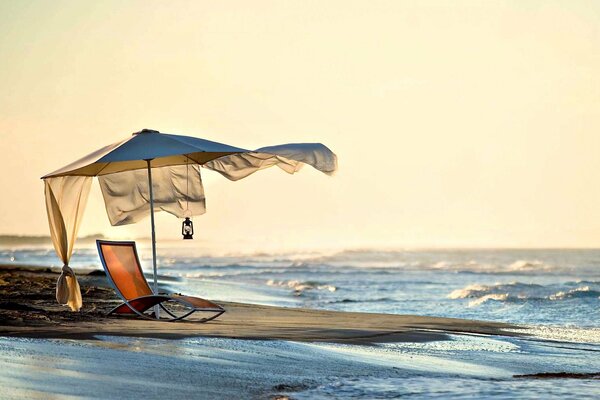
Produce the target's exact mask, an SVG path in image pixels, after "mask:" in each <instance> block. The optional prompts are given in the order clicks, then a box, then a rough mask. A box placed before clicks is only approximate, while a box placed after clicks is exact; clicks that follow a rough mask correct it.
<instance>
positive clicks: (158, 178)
mask: <svg viewBox="0 0 600 400" xmlns="http://www.w3.org/2000/svg"><path fill="white" fill-rule="evenodd" d="M98 182H99V183H100V189H101V190H102V196H103V197H104V205H105V206H106V212H107V214H108V219H109V221H110V223H111V224H112V225H127V224H133V223H136V222H138V221H139V220H141V219H142V218H144V217H146V216H148V215H150V192H149V190H148V171H147V170H145V169H140V170H133V171H125V172H118V173H115V174H110V175H102V176H99V177H98ZM152 192H153V195H154V211H155V212H156V211H160V210H162V211H166V212H168V213H170V214H173V215H175V216H176V217H178V218H184V217H191V216H193V215H200V214H204V213H205V212H206V203H205V201H206V200H205V197H204V187H203V185H202V178H201V176H200V167H199V166H198V165H197V164H191V163H190V164H188V165H177V166H172V167H161V168H152Z"/></svg>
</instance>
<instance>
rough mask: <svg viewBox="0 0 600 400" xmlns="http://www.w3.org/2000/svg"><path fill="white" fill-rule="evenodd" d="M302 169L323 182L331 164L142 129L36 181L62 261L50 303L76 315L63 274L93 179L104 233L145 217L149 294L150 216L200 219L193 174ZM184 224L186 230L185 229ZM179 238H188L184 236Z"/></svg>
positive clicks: (287, 147)
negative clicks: (106, 220) (105, 224)
mask: <svg viewBox="0 0 600 400" xmlns="http://www.w3.org/2000/svg"><path fill="white" fill-rule="evenodd" d="M304 164H308V165H311V166H312V167H314V168H316V169H317V170H319V171H321V172H324V173H325V174H332V173H333V172H334V171H335V170H336V169H337V157H336V156H335V154H334V153H333V152H332V151H331V150H329V149H328V148H327V147H326V146H324V145H323V144H320V143H290V144H283V145H276V146H269V147H262V148H259V149H256V150H248V149H243V148H240V147H235V146H230V145H227V144H223V143H218V142H213V141H210V140H205V139H200V138H196V137H191V136H181V135H172V134H166V133H161V132H158V131H155V130H150V129H144V130H142V131H140V132H136V133H134V134H133V135H131V136H129V137H127V138H126V139H124V140H121V141H119V142H117V143H113V144H111V145H108V146H105V147H103V148H101V149H98V150H96V151H94V152H93V153H90V154H88V155H87V156H85V157H83V158H81V159H79V160H77V161H75V162H72V163H70V164H68V165H66V166H64V167H62V168H60V169H58V170H56V171H54V172H51V173H49V174H47V175H44V176H43V177H42V179H43V180H44V193H45V198H46V210H47V214H48V223H49V226H50V236H51V237H52V243H53V245H54V248H55V250H56V253H57V255H58V256H59V257H60V258H61V260H62V261H63V264H64V266H63V269H62V273H61V275H60V277H59V279H58V282H57V288H56V298H57V301H58V302H59V303H61V304H67V305H69V306H70V308H71V309H72V310H78V309H79V308H81V305H82V300H81V293H80V289H79V285H78V283H77V279H76V277H75V274H74V273H73V270H72V269H71V268H70V267H69V266H68V264H69V260H70V257H71V254H72V251H73V245H74V243H75V240H76V238H77V232H78V230H79V223H80V221H81V218H82V216H83V213H84V210H85V205H86V203H87V197H88V194H89V190H90V187H91V181H92V179H93V177H97V178H98V181H99V183H100V188H101V191H102V195H103V198H104V203H105V207H106V211H107V214H108V218H109V221H110V223H111V224H112V225H125V224H131V223H135V222H138V221H139V220H141V219H142V218H144V217H146V216H148V215H150V226H151V239H152V267H153V274H154V282H153V283H154V291H155V292H157V290H158V286H157V265H156V234H155V226H154V213H155V211H161V210H162V211H166V212H169V213H171V214H173V215H175V216H176V217H179V218H186V221H185V222H184V226H183V227H182V229H189V228H192V227H191V226H190V225H191V224H190V223H189V222H188V221H189V219H188V218H189V217H191V216H192V215H199V214H202V213H204V212H205V205H204V189H203V186H202V180H201V175H200V167H203V168H207V169H211V170H213V171H216V172H219V173H220V174H221V175H223V176H225V177H226V178H228V179H230V180H233V181H236V180H239V179H242V178H245V177H247V176H249V175H250V174H252V173H254V172H256V171H258V170H261V169H265V168H268V167H272V166H278V167H279V168H281V169H282V170H284V171H286V172H288V173H290V174H293V173H295V172H297V171H298V170H300V168H301V167H302V166H303V165H304ZM186 223H187V227H186V225H185V224H186ZM182 233H184V237H185V236H186V234H187V237H188V238H189V236H190V233H189V232H187V231H186V232H182Z"/></svg>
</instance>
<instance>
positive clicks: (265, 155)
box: [203, 143, 337, 181]
mask: <svg viewBox="0 0 600 400" xmlns="http://www.w3.org/2000/svg"><path fill="white" fill-rule="evenodd" d="M304 164H308V165H310V166H312V167H314V168H316V169H317V170H319V171H321V172H323V173H325V174H327V175H331V174H333V173H334V172H335V171H336V170H337V157H336V155H335V154H334V153H333V152H332V151H331V150H329V148H327V146H325V145H323V144H321V143H289V144H283V145H279V146H269V147H261V148H260V149H256V150H255V151H253V152H248V153H237V154H231V155H228V156H224V157H220V158H217V159H215V160H212V161H209V162H207V163H206V164H203V167H205V168H208V169H212V170H213V171H217V172H219V173H220V174H221V175H223V176H224V177H226V178H227V179H230V180H232V181H237V180H240V179H242V178H245V177H247V176H248V175H250V174H253V173H254V172H256V171H259V170H261V169H265V168H269V167H272V166H274V165H277V166H278V167H279V168H281V169H282V170H284V171H285V172H287V173H289V174H293V173H295V172H298V171H299V170H300V168H302V166H303V165H304Z"/></svg>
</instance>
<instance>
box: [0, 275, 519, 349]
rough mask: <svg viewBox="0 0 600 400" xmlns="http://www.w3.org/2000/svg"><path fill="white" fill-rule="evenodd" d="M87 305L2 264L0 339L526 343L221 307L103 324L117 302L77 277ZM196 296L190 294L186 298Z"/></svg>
mask: <svg viewBox="0 0 600 400" xmlns="http://www.w3.org/2000/svg"><path fill="white" fill-rule="evenodd" d="M76 273H77V278H78V280H79V284H80V286H81V292H82V296H83V300H84V304H83V308H82V310H81V311H79V312H71V311H69V310H68V309H67V308H66V307H64V306H60V305H59V304H57V303H56V301H55V299H54V284H55V282H56V279H57V277H58V272H57V271H56V270H55V269H52V268H49V267H35V266H26V265H0V295H1V298H2V300H1V301H0V336H5V337H29V338H66V339H83V340H89V339H94V337H95V336H102V335H103V336H127V337H140V338H161V339H183V338H192V337H212V338H217V337H221V338H229V339H252V340H289V341H296V342H330V343H345V344H358V345H370V344H374V343H393V342H428V341H437V340H445V339H447V335H448V334H480V335H496V336H525V334H520V333H515V332H511V331H509V329H519V328H522V327H521V326H517V325H511V324H505V323H499V322H487V321H476V320H466V319H456V318H444V317H427V316H416V315H396V314H374V313H358V312H342V311H327V310H314V309H303V308H286V307H275V306H263V305H256V304H245V303H233V302H222V301H218V300H213V299H211V300H213V301H215V302H217V303H218V304H221V305H223V306H224V307H225V309H226V310H227V312H226V313H225V314H223V315H221V316H220V317H219V318H217V319H216V320H213V321H210V322H207V323H198V322H195V321H194V320H193V319H190V320H186V321H180V322H173V323H168V322H165V321H147V320H142V319H139V318H135V317H116V316H113V317H108V316H106V312H107V311H108V310H110V309H111V308H112V307H114V306H115V305H117V304H119V303H120V301H119V299H118V298H117V295H116V294H115V293H114V291H113V290H112V288H110V287H109V285H108V282H107V280H106V278H105V276H104V272H103V271H99V270H93V271H91V272H90V271H89V270H88V271H87V272H86V271H76ZM190 295H194V293H190Z"/></svg>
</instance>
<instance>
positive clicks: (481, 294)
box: [446, 281, 600, 307]
mask: <svg viewBox="0 0 600 400" xmlns="http://www.w3.org/2000/svg"><path fill="white" fill-rule="evenodd" d="M580 282H581V281H580ZM589 283H590V285H582V284H581V283H578V282H567V283H565V284H560V285H539V284H534V283H522V282H510V283H495V284H492V285H483V284H471V285H467V286H465V287H464V288H461V289H456V290H453V291H452V292H451V293H450V294H448V295H447V296H446V297H447V298H449V299H453V300H459V299H469V300H470V301H469V303H468V305H469V307H475V306H479V305H481V304H484V303H486V302H490V301H497V302H524V301H529V300H537V301H561V300H570V299H587V298H589V299H593V298H597V299H600V287H592V286H591V285H594V283H592V282H589ZM573 284H576V287H570V288H567V287H568V286H573ZM596 285H597V284H596ZM565 286H567V287H565ZM597 286H600V285H597Z"/></svg>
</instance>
